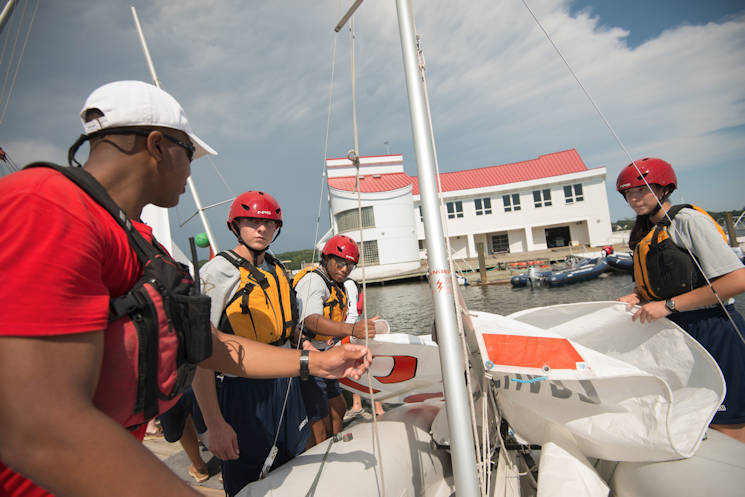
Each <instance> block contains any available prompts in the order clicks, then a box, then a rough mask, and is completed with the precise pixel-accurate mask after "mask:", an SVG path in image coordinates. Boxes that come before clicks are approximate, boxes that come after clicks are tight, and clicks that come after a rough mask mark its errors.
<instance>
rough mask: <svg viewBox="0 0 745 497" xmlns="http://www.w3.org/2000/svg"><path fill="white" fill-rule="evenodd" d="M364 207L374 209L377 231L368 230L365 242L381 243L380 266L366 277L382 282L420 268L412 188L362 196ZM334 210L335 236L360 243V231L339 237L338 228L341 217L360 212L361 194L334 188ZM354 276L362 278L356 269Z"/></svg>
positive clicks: (370, 268)
mask: <svg viewBox="0 0 745 497" xmlns="http://www.w3.org/2000/svg"><path fill="white" fill-rule="evenodd" d="M360 204H361V205H362V207H367V206H372V207H373V215H374V218H375V227H374V228H366V229H364V230H363V239H364V240H365V241H369V240H376V241H377V243H378V258H379V265H378V266H370V267H367V268H366V269H365V273H366V276H367V277H368V278H378V277H384V276H389V275H393V274H398V273H400V272H403V271H411V270H414V269H416V268H418V267H419V264H420V263H419V260H420V259H419V248H418V242H417V238H416V222H415V219H414V210H413V205H414V202H413V199H412V195H411V185H409V186H407V187H405V188H401V189H398V190H394V191H389V192H376V193H361V194H360ZM330 207H331V213H332V218H333V223H334V226H333V231H334V233H337V234H342V235H346V236H348V237H350V238H352V239H353V240H355V241H356V242H358V243H359V242H360V231H359V229H355V230H352V231H345V232H341V233H339V231H338V227H337V226H336V215H337V214H338V213H340V212H344V211H347V210H350V209H354V210H356V209H357V193H353V192H348V191H343V190H336V189H334V188H331V189H330ZM358 273H359V274H358ZM351 276H352V277H353V278H359V277H360V276H361V270H360V269H359V268H358V269H356V270H355V271H354V272H353V273H352V275H351Z"/></svg>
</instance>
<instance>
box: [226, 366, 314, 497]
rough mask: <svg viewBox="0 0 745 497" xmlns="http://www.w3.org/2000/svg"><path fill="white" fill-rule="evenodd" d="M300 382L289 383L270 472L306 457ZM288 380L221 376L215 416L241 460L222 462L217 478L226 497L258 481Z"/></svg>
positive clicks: (306, 430) (306, 432) (306, 429)
mask: <svg viewBox="0 0 745 497" xmlns="http://www.w3.org/2000/svg"><path fill="white" fill-rule="evenodd" d="M298 381H299V380H293V381H292V382H291V387H290V393H289V396H288V398H287V407H286V408H285V412H284V417H283V418H282V424H281V426H280V427H279V437H278V438H277V449H278V452H277V456H276V458H275V459H274V463H273V464H272V469H274V468H276V467H278V466H280V465H282V464H284V463H286V462H287V461H289V460H290V459H292V458H293V457H295V456H296V455H298V454H300V453H301V452H303V451H305V445H306V444H307V443H308V437H309V436H310V427H309V426H308V417H307V416H306V414H305V406H304V405H303V398H302V395H301V394H300V389H299V388H298V386H297V383H298ZM288 383H290V379H289V378H279V379H249V378H232V377H228V376H226V377H225V379H223V382H222V388H221V391H220V410H221V411H222V415H223V417H224V418H225V421H227V422H228V423H229V424H230V426H232V427H233V430H235V433H236V434H237V435H238V449H239V451H240V457H239V458H238V459H236V460H234V461H223V463H222V478H223V487H224V488H225V492H227V494H228V495H230V496H231V497H232V496H233V495H235V494H237V493H238V492H239V491H240V490H241V489H242V488H243V487H244V486H246V485H247V484H248V483H250V482H252V481H256V480H258V479H259V474H260V473H261V469H262V468H263V467H264V461H265V460H266V456H267V455H268V454H269V451H270V450H271V448H272V443H273V442H274V436H275V434H276V433H277V424H278V422H279V418H280V414H281V413H282V406H283V404H284V402H285V393H286V392H287V385H288Z"/></svg>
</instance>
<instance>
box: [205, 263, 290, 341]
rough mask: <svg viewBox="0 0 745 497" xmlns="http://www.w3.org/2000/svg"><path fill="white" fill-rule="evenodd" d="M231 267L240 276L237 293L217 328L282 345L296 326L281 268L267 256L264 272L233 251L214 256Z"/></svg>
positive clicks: (281, 266) (285, 275) (287, 283)
mask: <svg viewBox="0 0 745 497" xmlns="http://www.w3.org/2000/svg"><path fill="white" fill-rule="evenodd" d="M217 255H219V256H222V257H224V258H225V259H227V260H228V261H229V262H230V263H231V264H233V265H234V266H235V267H236V268H237V269H238V270H239V271H240V274H241V281H240V283H239V286H238V290H237V291H236V292H235V293H234V294H233V296H232V297H231V298H230V300H229V302H228V304H227V305H226V306H225V309H223V312H222V316H221V317H220V324H219V326H218V328H219V329H220V331H223V332H225V333H232V334H235V335H239V336H242V337H246V338H250V339H251V340H256V341H257V342H262V343H269V344H274V345H281V344H283V343H284V342H285V341H286V340H287V339H288V338H289V336H290V335H291V333H292V330H293V328H294V327H295V324H296V323H297V303H296V301H295V291H294V290H293V289H292V286H291V285H290V280H289V278H288V277H287V273H286V272H285V268H284V266H283V265H282V264H281V263H280V262H279V261H278V260H276V259H275V258H274V257H272V256H271V255H269V254H265V255H264V260H265V261H266V262H267V263H268V265H269V266H271V267H272V269H271V270H269V271H266V270H264V269H261V268H258V267H256V266H255V265H253V264H251V263H250V262H249V261H248V260H247V259H245V258H243V257H241V256H240V255H238V254H236V253H235V252H233V251H232V250H230V251H224V252H220V253H219V254H217Z"/></svg>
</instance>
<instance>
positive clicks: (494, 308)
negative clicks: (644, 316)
mask: <svg viewBox="0 0 745 497" xmlns="http://www.w3.org/2000/svg"><path fill="white" fill-rule="evenodd" d="M633 288H634V283H633V282H632V280H631V276H630V275H628V274H622V273H604V274H603V275H601V277H599V278H595V279H594V280H590V281H586V282H582V283H575V284H573V285H566V286H561V287H554V288H548V287H539V288H535V289H531V288H527V287H524V288H513V287H512V285H510V284H501V285H486V286H466V287H464V286H461V287H460V291H461V292H462V294H463V299H464V300H465V302H466V305H467V306H468V308H469V309H471V310H474V311H486V312H492V313H495V314H501V315H507V314H511V313H513V312H517V311H520V310H523V309H528V308H531V307H541V306H547V305H555V304H569V303H573V302H586V301H601V300H615V299H616V298H618V297H620V296H622V295H626V294H628V293H630V292H631V290H632V289H633ZM367 295H368V299H367V306H368V307H367V312H368V316H370V317H372V316H376V315H379V316H380V317H381V318H383V319H385V320H386V321H388V323H389V324H390V327H391V332H392V333H411V334H416V335H424V334H429V333H431V331H432V323H433V321H434V314H433V312H434V311H433V308H432V293H431V290H430V288H429V284H428V283H427V282H426V281H417V282H407V283H396V284H388V285H384V286H372V285H371V286H369V287H367ZM735 308H736V309H737V310H738V311H739V312H740V313H741V314H743V315H745V295H741V296H740V297H739V298H738V299H737V300H736V302H735Z"/></svg>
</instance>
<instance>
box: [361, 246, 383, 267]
mask: <svg viewBox="0 0 745 497" xmlns="http://www.w3.org/2000/svg"><path fill="white" fill-rule="evenodd" d="M362 245H363V247H362V248H363V252H364V254H365V259H364V260H365V265H366V266H375V265H377V264H380V258H379V257H378V241H377V240H365V241H364V242H362ZM361 262H362V261H360V263H361Z"/></svg>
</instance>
